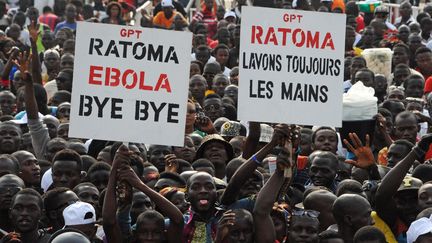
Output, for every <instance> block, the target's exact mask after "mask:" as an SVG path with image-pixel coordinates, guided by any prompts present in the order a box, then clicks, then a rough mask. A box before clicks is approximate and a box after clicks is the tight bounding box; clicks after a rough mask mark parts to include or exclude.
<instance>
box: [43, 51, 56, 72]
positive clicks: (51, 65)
mask: <svg viewBox="0 0 432 243" xmlns="http://www.w3.org/2000/svg"><path fill="white" fill-rule="evenodd" d="M44 64H45V66H46V68H47V69H48V70H53V69H57V68H58V67H59V65H60V58H59V56H57V55H56V54H54V53H48V54H47V55H46V56H45V57H44Z"/></svg>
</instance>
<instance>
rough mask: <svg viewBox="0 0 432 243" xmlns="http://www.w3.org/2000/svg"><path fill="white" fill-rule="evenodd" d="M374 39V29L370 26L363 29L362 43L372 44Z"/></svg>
mask: <svg viewBox="0 0 432 243" xmlns="http://www.w3.org/2000/svg"><path fill="white" fill-rule="evenodd" d="M354 20H355V19H354ZM374 39H375V33H374V30H373V29H372V28H367V29H365V31H364V32H363V36H362V40H364V43H366V44H372V42H373V41H374Z"/></svg>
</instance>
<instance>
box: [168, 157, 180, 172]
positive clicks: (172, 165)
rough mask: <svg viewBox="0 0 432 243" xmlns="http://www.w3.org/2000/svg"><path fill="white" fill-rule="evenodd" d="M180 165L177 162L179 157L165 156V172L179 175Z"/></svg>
mask: <svg viewBox="0 0 432 243" xmlns="http://www.w3.org/2000/svg"><path fill="white" fill-rule="evenodd" d="M178 167H179V164H178V162H177V156H175V154H167V155H165V171H166V172H172V173H177V170H178Z"/></svg>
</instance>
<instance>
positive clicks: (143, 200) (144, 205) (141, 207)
mask: <svg viewBox="0 0 432 243" xmlns="http://www.w3.org/2000/svg"><path fill="white" fill-rule="evenodd" d="M152 209H153V204H152V202H151V200H150V198H149V197H148V196H147V195H145V194H144V193H142V192H136V193H134V194H133V198H132V205H131V211H130V214H131V219H132V223H133V224H134V223H136V220H137V218H138V216H139V215H140V214H141V213H143V212H145V211H147V210H152Z"/></svg>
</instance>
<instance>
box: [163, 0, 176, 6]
mask: <svg viewBox="0 0 432 243" xmlns="http://www.w3.org/2000/svg"><path fill="white" fill-rule="evenodd" d="M161 5H162V7H172V8H174V5H173V3H172V0H162V2H161Z"/></svg>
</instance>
